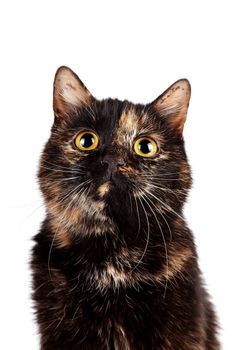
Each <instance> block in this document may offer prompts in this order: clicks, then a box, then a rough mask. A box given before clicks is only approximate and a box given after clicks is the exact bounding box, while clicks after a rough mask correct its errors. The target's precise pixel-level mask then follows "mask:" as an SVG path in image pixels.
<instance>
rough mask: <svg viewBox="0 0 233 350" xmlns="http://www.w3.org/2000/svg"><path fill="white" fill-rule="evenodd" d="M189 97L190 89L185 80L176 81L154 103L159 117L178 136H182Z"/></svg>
mask: <svg viewBox="0 0 233 350" xmlns="http://www.w3.org/2000/svg"><path fill="white" fill-rule="evenodd" d="M190 95H191V87H190V84H189V82H188V80H186V79H182V80H178V81H177V82H176V83H175V84H173V85H172V86H170V87H169V88H168V89H167V90H166V91H165V92H164V93H163V94H162V95H160V96H159V97H158V98H157V99H156V100H155V102H154V106H155V109H156V111H157V112H158V113H159V115H160V116H161V117H163V118H166V120H167V122H168V124H170V125H171V127H172V129H173V130H174V131H176V132H177V133H178V134H182V132H183V128H184V123H185V120H186V116H187V110H188V105H189V100H190Z"/></svg>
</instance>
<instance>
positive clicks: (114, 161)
mask: <svg viewBox="0 0 233 350" xmlns="http://www.w3.org/2000/svg"><path fill="white" fill-rule="evenodd" d="M101 165H102V166H104V167H105V168H106V170H107V171H108V173H110V174H113V173H115V172H116V171H118V168H119V167H120V166H123V165H125V161H124V159H123V158H122V157H120V156H114V155H111V154H108V155H105V156H104V157H103V159H102V160H101Z"/></svg>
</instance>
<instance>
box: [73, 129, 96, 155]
mask: <svg viewBox="0 0 233 350" xmlns="http://www.w3.org/2000/svg"><path fill="white" fill-rule="evenodd" d="M74 142H75V146H76V147H77V148H78V149H80V150H81V151H92V150H94V149H96V148H97V147H98V145H99V138H98V136H97V135H96V134H95V133H94V132H93V131H82V132H80V133H79V134H78V135H77V136H76V138H75V141H74Z"/></svg>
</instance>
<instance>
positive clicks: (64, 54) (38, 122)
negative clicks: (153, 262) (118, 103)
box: [0, 0, 233, 350]
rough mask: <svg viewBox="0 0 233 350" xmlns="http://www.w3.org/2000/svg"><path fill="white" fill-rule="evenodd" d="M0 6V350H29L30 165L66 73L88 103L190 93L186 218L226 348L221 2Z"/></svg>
mask: <svg viewBox="0 0 233 350" xmlns="http://www.w3.org/2000/svg"><path fill="white" fill-rule="evenodd" d="M0 6H1V8H0V26H1V28H0V35H1V41H0V45H1V46H0V60H1V65H0V108H1V111H0V118H1V123H0V130H1V137H0V141H1V147H0V150H1V157H0V161H1V163H0V164H1V172H0V174H1V181H0V186H1V191H0V194H1V211H0V212H1V240H0V259H1V262H0V266H1V287H0V293H1V295H0V302H1V305H0V317H1V322H2V325H1V337H0V348H1V349H2V350H3V349H4V350H5V349H6V350H8V349H9V350H13V349H16V348H17V349H24V350H34V349H35V350H36V349H38V337H37V335H36V334H37V329H36V326H35V324H34V322H33V313H32V309H31V302H30V274H29V269H28V261H29V258H30V247H31V246H32V243H31V238H32V236H33V235H34V234H36V233H37V231H38V228H39V224H40V222H41V221H42V219H43V216H44V209H43V206H41V204H42V200H41V197H40V194H39V191H38V188H37V184H36V171H37V165H38V159H39V156H40V153H41V151H42V147H43V144H44V143H45V142H46V140H47V138H48V136H49V130H50V127H51V125H52V122H53V113H52V83H53V78H54V73H55V71H56V69H57V68H58V67H59V66H60V65H63V64H65V65H68V66H70V67H71V68H72V69H73V70H74V71H76V72H77V74H78V75H79V76H80V78H81V79H82V80H83V81H84V83H85V84H86V86H87V87H88V88H89V90H90V91H91V92H92V93H93V94H94V95H95V96H96V97H97V98H102V97H108V96H111V97H118V98H120V99H124V98H128V99H129V100H132V101H133V102H149V101H152V100H153V99H154V98H155V97H157V96H158V95H159V94H160V93H161V92H162V91H163V90H165V89H166V88H167V87H168V86H169V85H170V84H172V83H173V82H174V81H175V80H177V79H179V78H183V77H186V78H188V79H189V80H190V82H191V85H192V99H191V104H190V109H189V114H188V119H187V123H186V126H185V139H186V147H187V152H188V156H189V159H190V162H191V165H192V169H193V176H194V180H195V181H194V187H193V190H192V192H191V195H190V199H189V202H188V204H187V206H186V216H187V219H188V221H189V223H190V227H191V228H192V230H193V231H194V233H195V237H196V242H197V245H198V251H199V256H200V265H201V268H202V270H203V273H204V276H205V279H206V282H207V285H208V289H209V291H210V293H211V295H212V297H213V301H214V303H215V305H216V308H217V311H218V314H219V318H220V322H221V326H222V334H221V339H222V344H223V349H225V350H232V349H233V340H232V332H233V326H232V313H233V304H232V295H233V286H232V255H233V252H232V235H233V232H232V224H231V220H232V216H233V213H232V198H233V197H232V195H233V191H232V181H233V179H232V152H233V149H232V126H233V123H232V118H233V115H232V98H233V91H232V82H233V69H232V64H233V54H232V49H233V48H232V43H233V39H232V38H233V25H232V23H233V20H232V9H231V3H230V1H229V2H228V1H223V0H221V1H187V0H185V1H181V0H176V1H174V0H171V1H165V0H163V1H156V0H154V1H146V0H144V1H120V0H118V1H109V0H108V1H101V0H98V1H71V0H70V1H58V0H56V1H25V0H24V1H23V0H21V1H10V0H8V1H5V4H3V1H2V2H1V5H0Z"/></svg>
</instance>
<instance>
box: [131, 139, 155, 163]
mask: <svg viewBox="0 0 233 350" xmlns="http://www.w3.org/2000/svg"><path fill="white" fill-rule="evenodd" d="M133 149H134V152H135V153H137V155H139V156H141V157H148V158H149V157H153V156H154V155H156V153H158V145H157V143H156V142H155V140H153V139H152V138H150V137H146V136H144V137H140V138H139V139H137V140H136V141H135V143H134V146H133Z"/></svg>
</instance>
